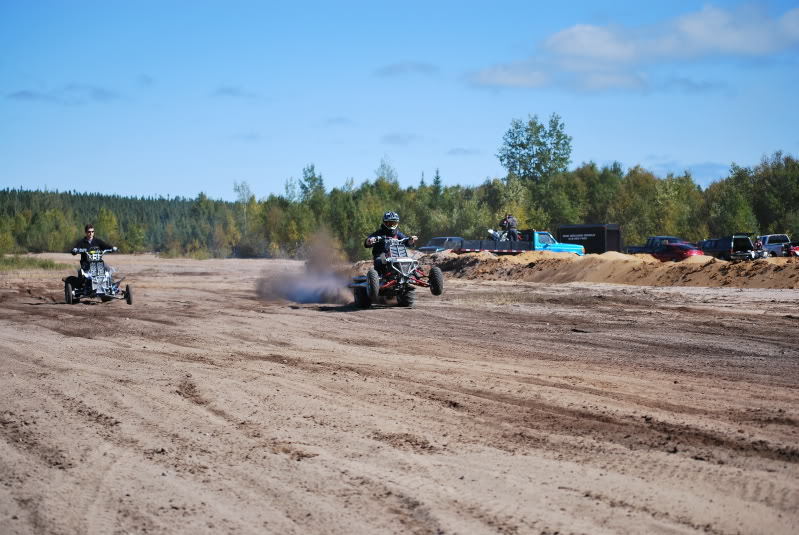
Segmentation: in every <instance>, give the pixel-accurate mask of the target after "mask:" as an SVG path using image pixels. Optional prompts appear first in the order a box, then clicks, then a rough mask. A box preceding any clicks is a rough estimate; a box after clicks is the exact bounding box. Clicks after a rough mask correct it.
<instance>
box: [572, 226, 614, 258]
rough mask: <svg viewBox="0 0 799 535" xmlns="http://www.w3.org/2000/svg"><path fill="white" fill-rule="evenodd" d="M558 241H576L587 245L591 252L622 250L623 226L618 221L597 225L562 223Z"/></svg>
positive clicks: (587, 251) (586, 247)
mask: <svg viewBox="0 0 799 535" xmlns="http://www.w3.org/2000/svg"><path fill="white" fill-rule="evenodd" d="M558 241H559V242H561V243H575V244H577V245H582V246H583V247H585V252H586V253H589V254H601V253H605V252H607V251H618V252H622V250H623V246H624V244H623V242H622V239H621V226H620V225H619V224H618V223H602V224H595V225H590V224H589V225H560V226H559V227H558Z"/></svg>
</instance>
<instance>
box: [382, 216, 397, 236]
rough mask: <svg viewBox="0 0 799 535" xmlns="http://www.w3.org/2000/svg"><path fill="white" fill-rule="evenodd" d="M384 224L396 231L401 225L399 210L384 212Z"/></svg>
mask: <svg viewBox="0 0 799 535" xmlns="http://www.w3.org/2000/svg"><path fill="white" fill-rule="evenodd" d="M383 226H384V227H385V228H387V229H388V230H390V231H392V232H396V231H397V227H398V226H399V214H398V213H397V212H386V213H385V214H383Z"/></svg>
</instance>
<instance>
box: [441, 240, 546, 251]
mask: <svg viewBox="0 0 799 535" xmlns="http://www.w3.org/2000/svg"><path fill="white" fill-rule="evenodd" d="M453 251H454V252H456V253H477V252H480V251H488V252H489V253H506V254H517V253H523V252H525V251H535V244H533V243H532V242H529V241H496V240H463V241H462V242H461V245H460V247H459V248H457V249H453Z"/></svg>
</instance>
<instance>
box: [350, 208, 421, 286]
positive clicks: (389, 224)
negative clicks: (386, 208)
mask: <svg viewBox="0 0 799 535" xmlns="http://www.w3.org/2000/svg"><path fill="white" fill-rule="evenodd" d="M399 220H400V218H399V214H397V212H386V213H385V214H383V224H382V225H380V228H379V229H377V230H376V231H375V232H372V233H371V234H369V236H367V237H366V240H365V241H364V242H363V246H364V247H371V248H372V258H374V259H375V269H376V270H377V272H378V273H382V271H383V267H384V265H383V263H382V262H380V261H378V257H379V256H380V255H381V254H383V253H385V252H386V241H385V240H381V239H380V238H395V239H398V240H400V241H403V242H405V243H406V244H407V245H413V244H415V243H416V240H417V237H416V236H407V235H405V234H403V233H402V232H400V231H399V228H398V227H399Z"/></svg>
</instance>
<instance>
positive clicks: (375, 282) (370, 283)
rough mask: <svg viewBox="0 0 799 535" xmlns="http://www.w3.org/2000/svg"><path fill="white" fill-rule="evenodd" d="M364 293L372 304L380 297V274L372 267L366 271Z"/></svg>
mask: <svg viewBox="0 0 799 535" xmlns="http://www.w3.org/2000/svg"><path fill="white" fill-rule="evenodd" d="M366 294H367V296H368V297H369V301H371V303H372V304H375V303H377V300H378V299H379V297H380V275H378V274H377V271H375V270H374V269H370V270H369V271H367V272H366Z"/></svg>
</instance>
